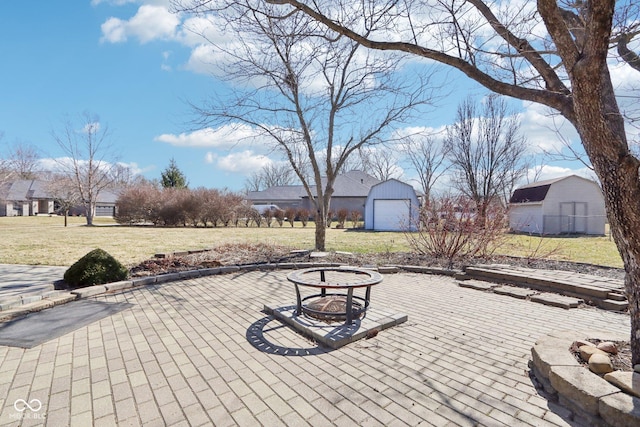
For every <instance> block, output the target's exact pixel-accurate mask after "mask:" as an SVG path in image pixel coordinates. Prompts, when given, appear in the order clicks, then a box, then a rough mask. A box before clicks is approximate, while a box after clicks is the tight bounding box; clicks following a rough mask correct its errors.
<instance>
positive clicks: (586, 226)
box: [509, 175, 606, 235]
mask: <svg viewBox="0 0 640 427" xmlns="http://www.w3.org/2000/svg"><path fill="white" fill-rule="evenodd" d="M605 223H606V213H605V207H604V196H603V194H602V190H601V189H600V186H599V185H598V184H597V183H596V182H595V181H592V180H590V179H587V178H583V177H580V176H577V175H570V176H565V177H561V178H555V179H550V180H546V181H538V182H534V183H532V184H528V185H525V186H522V187H520V188H518V189H517V190H515V191H514V192H513V195H512V196H511V199H510V200H509V226H510V228H511V229H512V230H513V231H516V232H524V233H530V234H538V235H543V234H591V235H604V234H605Z"/></svg>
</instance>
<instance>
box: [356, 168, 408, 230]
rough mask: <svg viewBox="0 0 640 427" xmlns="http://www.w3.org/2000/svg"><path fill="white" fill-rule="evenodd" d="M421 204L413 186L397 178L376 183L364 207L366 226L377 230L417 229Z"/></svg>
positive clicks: (368, 228) (367, 228)
mask: <svg viewBox="0 0 640 427" xmlns="http://www.w3.org/2000/svg"><path fill="white" fill-rule="evenodd" d="M419 209H420V204H419V202H418V196H417V195H416V191H415V190H414V188H413V187H412V186H410V185H409V184H406V183H404V182H401V181H398V180H397V179H390V180H388V181H384V182H381V183H379V184H376V185H374V186H373V187H371V190H369V195H368V196H367V201H366V203H365V207H364V228H365V229H366V230H377V231H404V230H412V231H413V230H416V229H417V220H418V213H419Z"/></svg>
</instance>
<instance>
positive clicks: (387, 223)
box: [373, 199, 411, 231]
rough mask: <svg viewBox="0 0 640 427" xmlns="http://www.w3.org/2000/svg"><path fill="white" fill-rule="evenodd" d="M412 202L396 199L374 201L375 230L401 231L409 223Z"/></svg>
mask: <svg viewBox="0 0 640 427" xmlns="http://www.w3.org/2000/svg"><path fill="white" fill-rule="evenodd" d="M410 206H411V200H409V199H396V200H382V199H376V200H374V201H373V229H374V230H388V231H399V230H402V229H403V228H405V227H406V226H407V225H408V222H409V213H410Z"/></svg>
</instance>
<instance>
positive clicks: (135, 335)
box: [0, 271, 629, 426]
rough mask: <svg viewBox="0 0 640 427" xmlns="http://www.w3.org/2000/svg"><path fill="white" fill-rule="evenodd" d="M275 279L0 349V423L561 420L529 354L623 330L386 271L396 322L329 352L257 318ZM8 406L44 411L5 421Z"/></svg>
mask: <svg viewBox="0 0 640 427" xmlns="http://www.w3.org/2000/svg"><path fill="white" fill-rule="evenodd" d="M286 273H287V272H286V271H281V272H280V271H276V272H244V273H239V274H234V275H224V276H210V277H204V278H199V279H193V280H187V281H181V282H173V283H167V284H164V285H156V286H148V287H142V288H136V289H134V290H130V291H127V292H122V293H116V294H109V295H103V296H99V297H96V299H98V300H101V301H126V302H130V303H133V304H135V306H134V307H133V308H131V309H128V310H125V311H122V312H120V313H118V314H115V315H113V316H111V317H109V318H106V319H103V320H101V321H99V322H95V323H93V324H91V325H89V326H87V327H83V328H80V329H78V330H76V331H75V332H73V333H70V334H67V335H64V336H63V337H61V338H58V339H54V340H52V341H49V342H47V343H45V344H43V345H40V346H37V347H34V348H32V349H29V350H24V349H20V348H11V347H0V404H1V407H0V408H1V412H0V425H2V426H4V425H18V424H22V425H24V426H29V425H40V424H43V423H45V424H46V425H49V426H63V425H77V426H87V425H91V424H92V423H93V424H94V425H96V426H102V425H104V426H113V425H149V426H155V425H158V426H161V425H179V426H182V425H184V426H187V425H191V426H205V425H216V426H231V425H246V426H255V425H265V426H277V425H291V426H301V425H315V426H325V425H331V424H334V425H344V426H353V425H363V426H395V425H436V426H443V425H478V424H480V425H488V426H497V425H508V426H517V425H527V426H528V425H532V426H544V425H570V424H569V421H568V419H567V415H568V412H567V411H565V410H564V409H563V408H562V407H560V406H558V405H556V404H553V403H550V402H548V401H547V400H546V399H544V398H543V397H541V396H540V395H539V394H538V392H537V391H536V389H535V388H534V386H533V382H532V379H531V378H530V377H529V369H528V366H527V363H528V360H529V357H530V351H531V347H532V345H533V343H534V342H535V340H536V339H537V338H538V337H539V336H542V335H544V334H546V333H549V332H551V331H554V330H564V329H583V330H584V329H588V330H592V329H607V330H614V331H622V332H626V331H628V330H629V319H628V316H627V315H625V314H619V313H614V312H606V311H603V310H599V309H594V308H579V309H572V310H565V309H561V308H554V307H549V306H544V305H541V304H536V303H533V302H530V301H524V300H519V299H515V298H511V297H508V296H502V295H497V294H494V293H486V292H482V291H478V290H473V289H465V288H460V287H458V286H457V285H456V284H455V283H454V281H453V279H451V278H449V277H443V276H431V275H421V274H411V273H407V274H405V273H403V274H395V275H394V274H392V275H386V276H385V277H384V281H383V283H382V284H381V285H379V286H377V287H376V288H375V289H374V290H373V293H372V303H371V304H372V307H373V306H375V305H376V304H381V305H384V307H385V308H389V309H393V310H396V311H399V312H403V313H406V314H408V316H409V319H408V321H407V322H406V323H404V324H402V325H400V326H396V327H394V328H391V329H387V330H384V331H382V332H380V333H379V334H378V335H377V336H376V337H375V338H372V339H369V340H361V341H358V342H356V343H352V344H349V345H347V346H345V347H343V348H341V349H338V350H334V351H328V350H326V349H322V348H318V347H316V346H314V344H313V343H312V342H310V341H309V340H307V339H304V338H302V337H300V336H299V335H297V334H295V333H294V332H292V331H291V330H290V329H289V328H288V327H286V326H283V325H281V324H280V323H279V322H277V321H275V320H272V319H271V318H269V317H268V316H266V315H265V314H264V313H262V312H261V310H262V308H263V305H264V303H282V302H288V301H291V302H293V301H294V290H293V286H292V285H291V284H290V283H288V282H287V280H286V278H285V277H286ZM19 399H23V400H24V401H26V402H32V401H33V399H38V400H39V401H40V402H41V403H42V408H40V409H39V410H38V411H34V410H30V409H28V408H27V409H25V408H24V406H20V405H18V406H19V408H20V409H25V410H24V411H22V412H21V411H18V410H16V405H15V404H16V402H17V401H18V400H19Z"/></svg>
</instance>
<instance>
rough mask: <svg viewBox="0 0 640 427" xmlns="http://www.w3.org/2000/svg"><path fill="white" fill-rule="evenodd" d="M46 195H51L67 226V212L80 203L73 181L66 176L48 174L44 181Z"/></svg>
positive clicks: (80, 198) (80, 199)
mask: <svg viewBox="0 0 640 427" xmlns="http://www.w3.org/2000/svg"><path fill="white" fill-rule="evenodd" d="M46 188H47V193H49V195H51V197H52V198H53V200H54V203H55V205H56V209H57V210H58V212H61V213H62V214H63V215H64V226H65V227H66V226H67V222H68V217H69V211H70V210H71V209H72V208H74V207H76V206H78V205H79V204H81V203H82V197H81V196H80V193H79V192H78V188H77V186H76V185H75V184H74V182H73V180H72V179H70V178H69V177H68V176H66V175H56V174H49V176H48V177H47V180H46Z"/></svg>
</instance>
